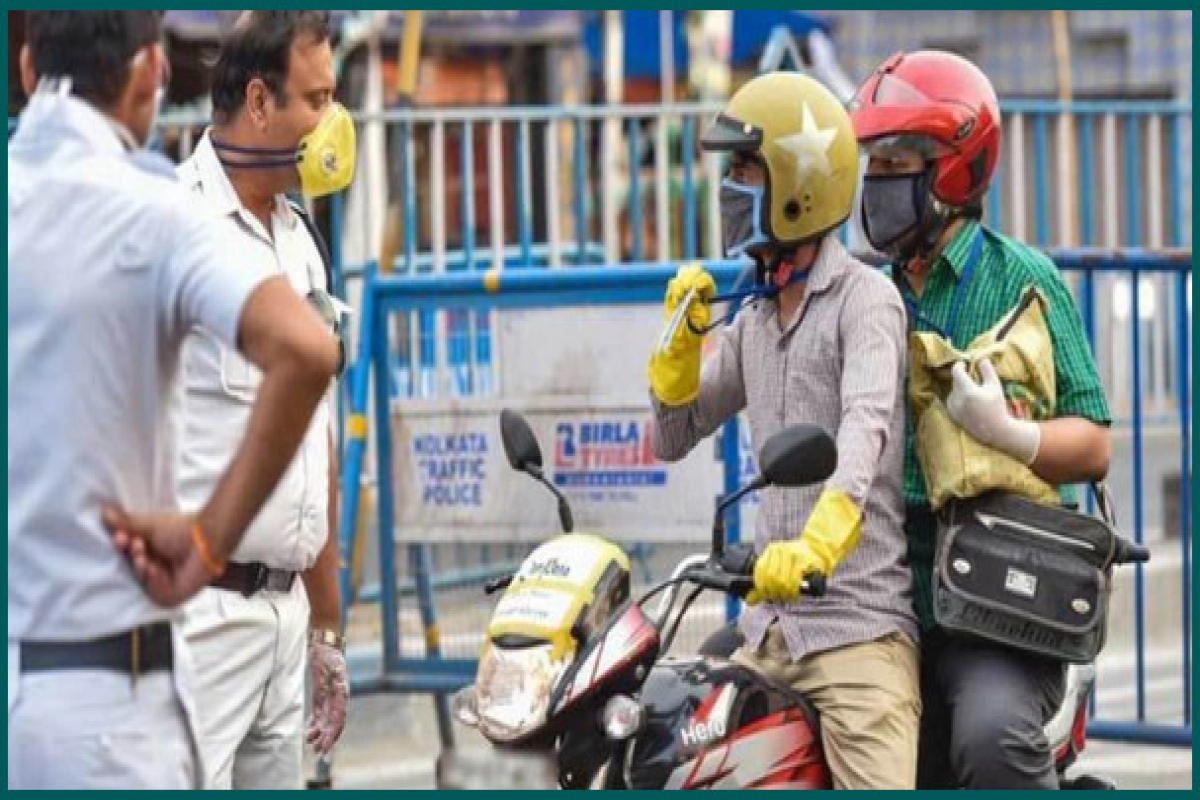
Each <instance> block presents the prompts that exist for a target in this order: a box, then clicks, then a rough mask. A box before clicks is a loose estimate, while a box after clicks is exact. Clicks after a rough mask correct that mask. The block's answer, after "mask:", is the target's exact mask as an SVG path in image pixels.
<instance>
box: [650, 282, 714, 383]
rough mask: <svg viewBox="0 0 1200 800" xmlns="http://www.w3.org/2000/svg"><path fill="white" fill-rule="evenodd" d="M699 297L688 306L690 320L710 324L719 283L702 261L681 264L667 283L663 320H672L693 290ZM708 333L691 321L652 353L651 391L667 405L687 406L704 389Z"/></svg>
mask: <svg viewBox="0 0 1200 800" xmlns="http://www.w3.org/2000/svg"><path fill="white" fill-rule="evenodd" d="M693 289H694V290H695V291H696V296H697V299H696V301H695V302H693V303H692V306H691V308H689V309H688V313H687V316H688V321H689V322H691V324H692V325H693V326H695V327H696V328H703V327H704V326H706V325H708V320H709V311H708V303H707V302H701V301H707V300H710V299H711V298H712V297H713V296H714V295H715V294H716V293H717V287H716V284H715V283H713V279H712V276H711V275H709V274H708V273H707V272H706V271H705V270H704V267H702V266H700V265H699V264H688V265H687V266H684V267H680V268H679V271H678V272H677V273H675V277H674V278H672V279H671V282H670V283H668V284H667V296H666V299H665V300H664V302H663V324H664V325H666V324H667V323H669V322H670V320H671V316H672V315H673V314H674V313H675V309H677V308H678V307H679V304H680V303H681V302H683V298H684V297H686V296H687V293H688V292H689V291H691V290H693ZM703 341H704V337H702V336H699V335H697V334H695V333H693V332H692V331H691V329H690V328H689V326H688V325H687V323H686V322H685V323H684V324H683V325H680V326H679V328H678V329H677V330H676V331H675V335H674V336H672V337H671V341H670V342H669V343H668V345H667V347H666V351H665V352H659V350H658V349H657V348H656V349H655V351H654V353H653V354H652V355H651V356H650V364H649V365H648V366H647V368H646V375H647V378H648V379H649V381H650V391H652V392H654V396H655V397H657V398H658V400H659V402H661V403H662V404H663V405H666V406H684V405H687V404H688V403H690V402H692V401H693V400H695V399H696V395H697V394H699V393H700V355H701V354H700V348H701V344H702V343H703Z"/></svg>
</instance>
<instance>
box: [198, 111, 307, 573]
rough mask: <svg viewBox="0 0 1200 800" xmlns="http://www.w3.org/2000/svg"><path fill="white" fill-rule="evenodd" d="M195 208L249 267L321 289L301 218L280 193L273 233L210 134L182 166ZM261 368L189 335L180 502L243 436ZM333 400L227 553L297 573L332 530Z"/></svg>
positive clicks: (206, 484) (208, 486)
mask: <svg viewBox="0 0 1200 800" xmlns="http://www.w3.org/2000/svg"><path fill="white" fill-rule="evenodd" d="M179 177H180V179H181V181H182V182H183V184H184V186H185V187H186V188H187V189H188V190H190V191H191V192H192V195H193V198H194V202H193V207H194V208H195V210H196V212H197V213H205V214H211V215H213V216H216V217H217V218H218V219H219V225H220V230H221V236H222V237H223V238H224V239H225V240H226V243H227V244H228V245H230V246H233V247H235V248H236V249H237V252H238V253H239V255H240V256H241V263H242V264H243V265H244V267H245V268H246V269H248V270H253V271H255V272H259V271H265V272H268V273H270V274H273V275H279V274H283V275H286V276H287V278H288V280H289V281H291V284H292V286H293V287H294V288H295V289H296V291H297V292H298V293H299V294H300V296H301V297H303V296H306V295H307V294H308V293H309V292H310V291H312V290H313V289H324V288H325V266H324V263H323V262H322V260H321V254H320V251H319V250H318V249H317V246H316V243H315V242H314V241H313V238H312V236H311V234H309V232H308V229H307V228H306V227H305V225H304V223H303V221H301V220H300V218H299V217H298V216H297V215H296V213H295V212H294V211H293V210H292V208H291V207H290V206H289V205H288V203H287V201H286V199H284V198H283V197H282V196H280V197H279V198H277V202H276V204H275V210H274V212H273V213H272V216H271V231H270V233H268V232H267V230H266V229H265V228H264V227H263V225H262V222H261V221H260V220H259V219H258V218H257V217H255V216H254V215H253V214H252V213H250V211H248V210H247V209H246V208H245V207H244V206H243V205H242V203H241V201H240V200H239V199H238V196H237V193H236V192H235V190H234V188H233V184H232V183H230V181H229V177H228V176H227V175H226V174H225V170H224V168H223V167H222V166H221V163H220V161H218V159H217V154H216V151H215V150H214V149H213V146H212V142H211V141H210V140H209V135H208V134H207V133H206V134H205V135H204V137H203V138H202V139H201V140H200V143H199V145H198V146H197V147H196V151H195V153H193V154H192V157H191V158H189V159H188V160H187V161H185V162H184V163H183V164H181V165H180V167H179ZM261 380H262V375H261V373H260V372H259V371H258V369H257V368H256V367H254V366H253V365H252V364H250V363H249V362H248V361H246V360H245V359H244V358H242V357H241V356H240V355H239V354H238V353H237V352H236V351H234V350H233V349H231V348H230V347H228V346H227V345H226V344H224V343H223V342H221V341H220V337H214V336H213V335H212V334H211V333H210V332H209V331H207V330H204V329H197V330H196V331H194V332H193V333H192V335H191V336H189V337H188V341H187V346H186V348H185V351H184V358H183V392H182V397H181V402H180V409H179V414H180V415H179V420H178V424H179V433H180V448H179V453H180V462H179V472H178V492H179V494H178V496H179V502H180V505H181V506H182V507H183V508H185V509H193V508H198V507H199V506H201V505H202V504H203V503H204V502H205V500H206V499H207V498H208V497H209V495H211V494H212V491H213V489H214V488H215V487H216V483H217V480H218V479H219V478H220V477H221V475H222V473H223V472H224V471H225V468H226V466H227V465H228V464H229V462H230V460H231V459H232V458H233V455H234V453H235V451H236V449H237V447H238V444H239V443H240V442H241V440H242V436H243V435H244V433H245V430H246V424H247V422H249V419H250V409H251V407H252V406H253V404H254V398H255V395H256V394H257V390H258V386H259V383H260V382H261ZM329 425H330V413H329V403H328V402H327V401H326V402H322V403H321V404H320V405H319V406H318V407H317V412H316V414H315V415H314V416H313V420H312V422H311V424H310V426H309V429H308V433H307V434H306V435H305V437H304V442H303V443H302V444H301V445H300V450H299V452H298V453H297V454H296V458H295V460H294V461H293V462H292V464H291V466H290V467H288V470H287V472H286V473H284V476H283V478H282V479H281V480H280V482H279V485H278V486H277V487H276V489H275V492H274V493H273V494H272V495H271V497H270V499H269V500H268V501H267V504H266V505H265V506H264V507H263V509H262V510H261V511H260V512H259V514H258V516H257V517H256V518H255V520H254V522H253V523H252V524H251V526H250V529H249V530H248V531H247V532H246V536H245V538H243V539H242V542H241V544H240V545H239V546H238V548H237V550H236V551H234V553H233V555H232V556H231V560H233V561H237V562H242V563H245V562H250V561H259V562H262V563H264V564H266V565H268V566H270V567H275V568H277V569H290V570H295V571H303V570H306V569H308V568H309V567H311V566H312V565H313V563H314V562H315V561H316V558H317V555H318V554H319V553H320V552H321V548H322V547H323V546H324V544H325V539H326V537H327V536H328V534H329V524H328V517H327V514H328V507H329V438H328V437H329V435H330V434H329V430H330V428H329Z"/></svg>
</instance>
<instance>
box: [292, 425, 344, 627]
mask: <svg viewBox="0 0 1200 800" xmlns="http://www.w3.org/2000/svg"><path fill="white" fill-rule="evenodd" d="M328 439H329V509H328V511H329V515H328V519H329V535H328V536H327V537H326V538H325V546H324V547H322V548H321V552H320V554H318V555H317V560H316V563H314V564H313V565H312V567H310V568H309V569H308V570H306V571H305V572H304V573H303V576H302V577H303V579H304V590H305V592H307V594H308V604H309V606H310V608H311V612H310V619H309V627H311V628H314V629H318V630H330V631H340V630H341V618H342V611H341V594H340V587H339V586H338V503H337V492H338V480H337V451H336V449H335V448H334V446H333V441H334V440H333V431H332V430H330V432H329V436H328Z"/></svg>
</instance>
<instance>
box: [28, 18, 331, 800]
mask: <svg viewBox="0 0 1200 800" xmlns="http://www.w3.org/2000/svg"><path fill="white" fill-rule="evenodd" d="M161 24H162V21H161V13H159V12H152V11H47V12H38V11H31V12H29V15H28V30H29V44H28V46H27V48H25V49H24V50H23V52H22V58H21V61H22V77H23V80H24V83H25V84H26V86H27V89H32V88H33V83H34V76H35V75H36V76H40V77H41V78H42V79H43V80H42V83H41V84H40V85H39V88H38V91H37V92H35V93H34V94H33V97H32V98H31V102H30V106H29V108H28V109H27V110H26V112H25V114H24V115H23V116H22V117H21V119H20V121H19V129H18V131H17V133H16V135H15V137H14V138H13V140H12V141H11V142H10V144H9V157H8V159H9V160H8V169H9V180H8V227H9V240H8V263H9V272H8V294H9V297H8V386H9V402H8V442H9V444H8V497H9V506H8V770H9V771H8V786H9V788H10V789H35V788H38V789H57V788H85V789H86V788H121V789H129V788H187V787H189V786H194V785H196V783H197V778H198V776H199V773H200V766H199V764H198V763H197V761H196V753H195V747H194V739H193V736H192V734H191V732H190V721H189V720H190V717H191V716H192V715H191V714H190V712H189V710H188V709H190V707H191V702H190V699H189V685H188V684H189V676H188V674H187V658H186V651H185V649H184V648H183V647H181V645H180V638H179V637H177V636H176V635H175V634H176V625H175V614H174V613H172V612H171V611H170V610H169V608H168V607H169V606H172V605H177V604H178V603H180V602H182V601H183V600H185V599H186V598H188V597H189V596H191V595H192V594H194V593H195V592H196V591H197V590H198V589H199V588H200V587H201V586H203V585H204V584H205V583H206V582H207V581H208V580H209V579H210V578H211V577H212V576H214V575H218V574H220V573H221V570H222V568H223V564H224V561H225V559H226V557H227V555H228V553H229V552H231V551H232V549H233V547H234V546H235V545H236V544H237V542H238V540H239V539H240V537H241V534H242V532H243V531H244V530H245V528H246V526H247V525H248V524H249V523H250V521H251V519H253V516H254V514H255V513H256V512H257V510H258V509H259V508H260V507H261V505H262V503H263V502H264V501H265V500H266V498H267V496H268V495H269V494H270V492H271V490H272V489H273V488H274V485H275V483H276V482H277V481H278V480H279V477H280V476H281V475H282V474H283V471H284V469H285V468H286V466H287V464H288V462H289V461H290V460H291V457H292V454H293V453H294V452H295V450H296V448H297V446H298V445H299V443H300V440H301V437H302V436H303V433H304V430H305V428H306V427H307V424H308V420H309V418H310V417H311V415H312V413H313V410H314V409H315V407H316V405H317V403H318V402H319V401H320V398H321V395H322V392H323V391H324V388H325V386H326V385H327V382H328V380H329V376H330V375H331V374H332V372H333V370H334V369H335V367H336V358H337V352H336V344H335V343H334V342H333V340H332V339H331V337H330V336H329V333H328V330H327V329H326V328H325V327H324V326H323V325H322V324H321V321H320V319H319V317H318V316H317V315H315V314H313V313H312V311H311V310H310V309H309V308H308V307H306V305H305V304H304V303H303V302H302V301H301V300H299V299H298V298H297V297H296V294H295V292H294V291H292V289H291V287H290V286H288V285H287V283H286V281H284V280H281V279H279V278H277V277H273V276H271V275H270V274H269V273H263V272H261V271H258V270H255V269H249V268H247V267H246V266H244V265H241V264H239V263H237V261H236V258H237V255H238V254H237V253H236V251H231V250H230V249H228V247H226V245H227V242H225V241H224V240H223V239H222V238H221V237H219V236H216V235H214V231H213V225H212V222H211V220H208V219H206V218H205V217H203V216H201V215H198V214H195V213H193V211H192V210H191V209H190V208H189V205H188V203H187V197H186V195H185V194H184V192H183V191H182V190H181V189H180V188H179V186H178V184H177V183H176V182H175V181H174V180H173V176H172V174H171V170H170V165H169V164H163V163H161V162H159V163H158V164H157V165H156V164H155V163H154V162H152V161H148V160H147V159H146V154H145V153H143V152H141V147H142V144H143V143H144V142H145V141H146V140H147V138H148V136H149V134H150V131H151V129H152V126H153V120H154V115H155V111H156V108H157V103H158V100H159V98H160V97H161V94H162V82H163V79H164V77H165V75H166V74H167V68H166V66H167V65H166V56H165V54H164V52H163V50H162V47H161V46H160V44H159V39H160V36H161ZM164 167H165V168H164ZM197 324H199V325H203V326H204V327H205V328H206V329H208V330H210V331H212V332H213V334H214V335H216V336H217V337H219V338H220V339H221V340H222V341H223V342H225V343H226V344H227V345H229V346H231V347H233V346H237V347H238V349H239V350H240V351H241V352H242V353H243V354H245V356H246V357H247V358H248V359H249V360H250V361H251V362H253V363H255V364H256V365H257V366H258V367H259V368H260V369H261V370H262V373H263V375H264V378H263V383H262V386H261V389H260V392H259V399H258V403H257V405H256V408H255V410H254V417H255V419H254V422H252V423H251V425H250V426H249V427H248V428H247V430H246V436H245V438H244V440H243V441H242V443H241V447H240V448H239V450H238V453H237V455H236V457H235V458H234V459H233V461H232V463H231V464H230V465H229V468H228V469H227V470H226V471H225V474H224V477H223V479H222V480H221V481H220V482H219V484H218V485H217V487H216V489H215V491H214V493H213V495H212V496H211V497H210V498H208V499H207V501H206V502H205V503H204V504H203V505H202V507H200V508H199V509H198V510H197V513H195V514H189V515H184V514H180V513H177V512H173V511H170V510H169V509H171V508H172V486H173V480H172V477H171V475H170V467H171V464H172V463H173V457H172V456H173V447H172V444H173V443H172V441H171V435H170V428H169V427H168V425H167V416H166V411H167V408H168V405H169V402H170V398H171V396H172V382H173V380H174V379H175V377H176V374H177V367H178V364H179V353H180V349H181V346H182V343H183V341H184V336H185V335H186V333H187V331H188V330H190V329H191V328H192V326H194V325H197ZM125 509H133V510H137V511H139V512H143V511H148V510H153V509H163V511H161V512H160V513H154V514H141V513H137V514H135V513H129V512H127V511H126V510H125ZM106 528H107V530H106ZM114 545H115V547H114ZM139 580H140V581H141V584H142V585H139Z"/></svg>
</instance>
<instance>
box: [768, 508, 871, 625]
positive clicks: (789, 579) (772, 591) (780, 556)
mask: <svg viewBox="0 0 1200 800" xmlns="http://www.w3.org/2000/svg"><path fill="white" fill-rule="evenodd" d="M861 532H862V511H861V510H860V509H859V507H858V506H856V505H855V504H854V501H853V500H851V499H850V498H849V497H848V496H847V495H846V493H845V492H841V491H838V490H837V489H826V490H825V491H824V492H822V493H821V497H820V499H819V500H817V505H816V506H815V507H814V508H813V511H812V514H811V515H809V518H808V522H807V523H805V525H804V533H803V534H801V535H800V538H799V539H797V540H796V541H793V542H773V543H771V544H769V545H767V549H766V550H764V551H763V554H762V555H761V556H759V557H758V563H756V564H755V565H754V589H753V591H751V592H750V594H748V595H746V602H747V603H749V604H750V605H754V604H756V603H761V602H763V601H764V600H767V601H770V602H774V603H790V602H792V601H794V600H796V599H798V598H799V597H800V585H801V582H802V581H803V580H804V577H805V576H806V575H810V574H812V573H814V572H819V573H821V574H822V575H825V576H828V575H830V574H831V573H832V572H833V570H834V569H835V568H836V567H837V566H838V565H839V564H841V563H842V561H844V560H845V558H846V556H847V555H848V554H849V553H850V551H851V550H853V549H854V546H855V545H857V544H858V536H859V534H860V533H861Z"/></svg>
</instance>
